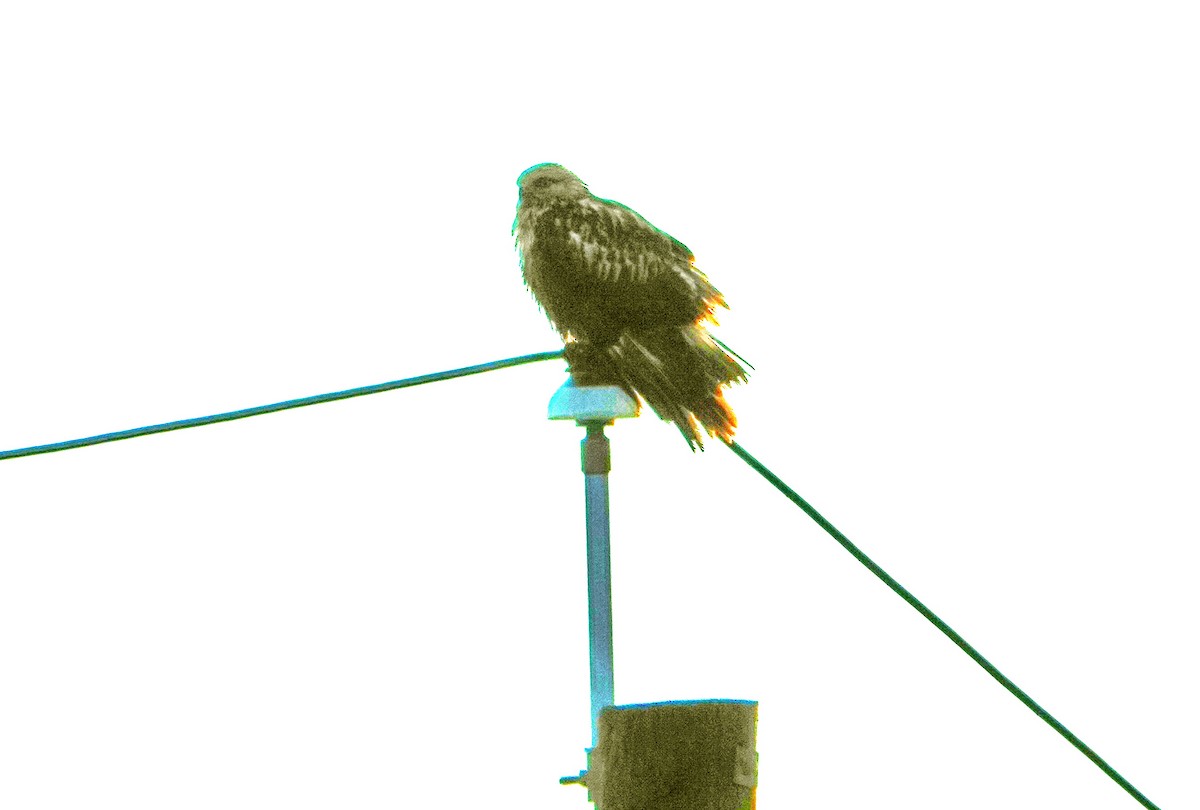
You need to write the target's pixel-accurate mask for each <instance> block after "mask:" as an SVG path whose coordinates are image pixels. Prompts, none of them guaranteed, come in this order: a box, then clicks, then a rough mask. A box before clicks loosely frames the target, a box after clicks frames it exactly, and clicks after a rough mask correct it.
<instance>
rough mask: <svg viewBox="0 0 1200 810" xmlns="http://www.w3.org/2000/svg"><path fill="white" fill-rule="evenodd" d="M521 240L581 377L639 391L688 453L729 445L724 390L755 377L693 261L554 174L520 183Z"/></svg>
mask: <svg viewBox="0 0 1200 810" xmlns="http://www.w3.org/2000/svg"><path fill="white" fill-rule="evenodd" d="M517 185H518V187H519V197H518V202H517V218H516V222H515V223H514V224H513V232H514V234H515V235H516V238H517V249H518V251H519V252H520V256H521V268H522V272H523V274H524V277H525V283H526V284H527V285H528V286H529V289H530V291H531V292H532V293H533V295H534V297H535V298H536V299H537V301H538V303H539V304H540V305H541V307H542V309H543V310H545V312H546V315H547V316H548V317H549V318H550V322H551V323H552V324H553V325H554V327H555V328H556V329H557V330H558V332H559V334H560V335H562V338H563V340H564V342H565V343H566V344H567V360H568V362H569V363H570V364H571V369H572V372H573V373H574V374H576V376H577V377H582V378H583V379H584V380H585V381H586V382H589V383H592V384H616V385H621V386H622V387H624V388H625V389H627V390H629V391H630V392H631V393H633V392H636V393H637V394H640V395H641V397H642V398H643V399H644V400H645V401H646V402H647V404H649V405H650V407H651V408H653V409H654V411H655V412H656V413H658V415H659V416H661V417H662V418H663V419H666V420H668V421H671V422H673V423H674V424H675V425H676V426H677V427H678V428H679V431H680V433H682V434H683V437H684V439H686V440H687V442H688V445H689V446H691V447H692V448H693V449H695V448H696V447H697V446H699V447H701V448H703V434H704V433H708V434H709V435H710V436H716V437H719V438H721V439H725V440H727V439H730V438H732V436H733V431H734V428H735V427H736V425H737V420H736V418H735V417H734V414H733V411H732V410H731V409H730V407H729V405H728V404H727V403H726V402H725V399H724V396H723V393H722V391H723V389H724V388H725V387H726V386H727V385H729V384H730V383H733V382H742V381H744V380H745V378H746V371H745V369H744V368H742V366H741V365H740V364H739V363H738V361H737V360H736V359H735V358H734V356H733V355H732V354H731V353H730V352H727V351H726V350H725V349H724V348H723V347H722V346H721V345H720V344H718V343H717V342H716V341H714V340H713V338H712V337H711V336H709V334H708V331H707V329H706V325H707V324H708V323H715V322H716V319H715V318H714V316H713V312H714V310H715V309H716V308H717V307H726V306H727V305H726V303H725V299H724V297H722V295H721V293H720V292H719V291H718V290H717V289H716V288H715V287H713V285H712V284H711V283H709V281H708V279H707V278H706V277H705V276H704V274H703V273H701V272H700V271H699V270H697V269H696V267H695V265H694V263H693V256H692V252H691V251H690V250H688V248H687V246H686V245H684V244H683V243H682V242H680V241H679V240H678V239H675V238H674V237H672V236H671V235H669V234H667V233H664V232H663V231H660V230H659V229H658V228H655V227H654V226H653V225H651V224H650V223H649V222H647V221H646V220H645V219H644V218H643V217H642V216H641V215H639V214H638V213H637V212H636V211H634V210H633V209H631V208H628V207H626V206H624V205H622V204H621V203H618V202H614V201H612V200H603V199H600V198H598V197H595V196H593V195H592V194H591V192H589V191H588V189H587V186H585V185H584V184H583V182H582V181H580V179H579V178H578V177H576V176H575V175H574V174H572V173H571V172H569V171H567V170H566V169H564V168H563V167H562V166H559V165H557V164H554V163H542V164H539V165H537V166H533V167H532V168H530V169H527V170H526V171H525V172H524V173H522V174H521V176H520V178H519V179H518V180H517Z"/></svg>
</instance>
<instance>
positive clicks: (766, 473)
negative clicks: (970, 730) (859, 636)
mask: <svg viewBox="0 0 1200 810" xmlns="http://www.w3.org/2000/svg"><path fill="white" fill-rule="evenodd" d="M726 444H727V445H728V446H729V449H730V450H732V451H733V452H734V453H736V454H737V455H738V457H739V458H741V459H742V461H744V462H746V463H747V464H749V465H750V466H751V467H752V468H754V470H755V471H756V472H757V473H758V474H759V475H761V476H762V477H763V478H765V479H767V480H768V481H769V482H771V485H772V486H774V487H775V489H777V490H779V491H780V492H782V493H783V494H784V495H785V496H786V497H787V499H788V500H790V501H791V502H792V503H794V504H796V506H799V507H800V508H801V509H803V510H804V511H805V513H807V514H808V516H809V517H810V518H812V519H813V520H814V521H816V523H817V525H818V526H820V527H821V528H822V529H824V530H825V531H826V532H828V533H829V536H830V537H832V538H833V539H834V540H837V541H838V542H839V543H841V544H842V547H843V548H844V549H846V551H849V552H850V553H851V554H852V555H853V556H854V559H856V560H858V561H859V562H860V563H862V564H863V565H864V566H866V567H867V570H869V571H870V572H871V573H872V574H874V575H875V576H877V577H879V578H880V579H881V580H883V583H884V584H885V585H887V586H888V587H889V588H891V589H892V590H893V591H895V592H896V593H897V594H898V595H899V596H900V598H902V599H903V600H904V601H905V602H908V604H910V605H912V606H913V607H914V608H916V610H917V612H918V613H920V614H921V615H922V616H924V617H925V618H926V619H928V620H929V621H930V623H932V624H933V626H934V627H936V628H937V629H938V630H941V631H942V632H943V633H945V634H946V637H947V638H949V639H950V640H951V641H953V642H954V643H955V644H957V645H958V646H959V648H960V649H962V651H963V652H965V653H966V654H967V655H969V656H970V657H971V659H972V660H973V661H974V662H975V663H976V664H979V666H981V667H983V668H984V670H986V671H987V673H988V674H989V675H991V676H992V677H993V678H995V679H996V680H997V681H999V682H1000V685H1001V686H1003V687H1004V688H1005V689H1007V690H1008V691H1009V692H1012V693H1013V695H1014V696H1015V697H1016V698H1017V700H1019V701H1021V702H1022V703H1024V704H1025V705H1026V706H1027V707H1028V708H1029V709H1030V711H1032V712H1033V713H1034V714H1036V715H1037V716H1038V717H1040V718H1042V719H1043V720H1045V721H1046V723H1047V724H1048V725H1049V726H1050V727H1051V728H1052V729H1054V730H1055V731H1057V732H1058V733H1059V734H1061V735H1062V736H1063V737H1064V738H1065V739H1066V740H1067V742H1069V743H1070V744H1071V745H1073V746H1075V747H1076V748H1077V749H1079V751H1080V753H1082V754H1083V755H1084V756H1085V757H1087V758H1088V759H1090V760H1091V761H1092V762H1093V763H1094V764H1095V765H1096V767H1097V768H1099V769H1100V770H1102V771H1104V773H1106V774H1107V775H1108V776H1109V777H1110V778H1111V779H1112V780H1113V781H1114V782H1116V783H1117V784H1118V785H1120V786H1121V787H1122V788H1124V789H1125V791H1126V792H1127V793H1128V794H1129V795H1130V796H1132V797H1133V798H1135V799H1137V800H1138V801H1139V802H1140V803H1141V805H1142V806H1143V807H1145V808H1148V810H1159V808H1158V805H1156V804H1154V802H1152V801H1150V800H1149V799H1147V798H1146V796H1145V795H1143V794H1142V792H1141V791H1140V790H1138V789H1137V788H1136V787H1134V786H1133V785H1132V784H1131V783H1130V782H1129V780H1128V779H1126V778H1125V777H1124V776H1121V774H1119V773H1117V771H1116V769H1114V768H1113V767H1112V766H1111V765H1109V764H1108V763H1107V762H1105V761H1104V760H1103V759H1101V758H1100V755H1099V754H1097V753H1096V752H1095V751H1093V750H1092V749H1091V748H1089V747H1088V745H1087V744H1086V743H1084V741H1083V740H1081V739H1079V738H1078V737H1076V736H1075V735H1074V734H1073V733H1072V732H1071V730H1070V729H1069V728H1067V727H1066V726H1064V725H1063V724H1062V723H1060V722H1059V721H1058V720H1056V719H1055V718H1054V716H1053V715H1051V714H1050V712H1048V711H1046V710H1045V709H1043V708H1042V707H1041V706H1039V705H1038V704H1037V702H1036V701H1035V700H1034V699H1033V698H1031V697H1030V696H1029V695H1027V694H1025V692H1024V690H1022V689H1021V688H1020V687H1019V686H1017V685H1016V684H1015V683H1013V682H1012V681H1011V680H1009V678H1008V676H1007V675H1005V674H1004V673H1003V672H1001V671H1000V670H998V669H996V667H995V666H994V665H993V664H992V662H990V661H988V660H987V659H986V658H984V657H983V656H982V655H981V654H980V652H979V651H978V650H976V649H975V648H974V647H972V646H971V645H970V644H968V643H967V640H966V639H965V638H963V637H962V636H960V635H959V634H958V633H957V632H955V631H954V628H952V627H951V626H950V625H948V624H946V623H945V622H944V621H942V620H941V618H940V617H939V616H938V615H937V614H936V613H934V612H933V611H932V610H930V609H929V608H927V607H926V606H925V604H924V603H923V602H922V601H921V600H919V599H917V597H915V596H913V595H912V594H911V593H909V592H908V589H906V588H905V587H904V586H903V585H901V584H900V583H899V582H897V581H896V580H895V579H893V578H892V576H891V574H889V573H888V572H887V571H884V570H883V569H882V568H880V567H879V565H878V564H877V563H876V562H875V561H874V560H872V559H871V558H870V557H868V556H867V555H866V554H864V553H863V551H862V549H860V548H859V547H858V546H856V545H854V544H853V543H851V542H850V538H848V537H846V535H844V534H842V533H841V532H840V531H838V529H837V527H836V526H834V525H833V524H832V523H830V522H829V521H828V520H826V519H825V517H824V516H823V515H822V514H821V513H820V512H818V511H817V510H816V509H814V508H813V507H812V505H811V504H810V503H809V502H808V501H806V500H804V499H803V498H801V497H800V495H799V494H798V493H797V492H796V491H795V490H794V489H792V488H791V487H789V486H788V485H787V484H785V483H784V482H783V480H782V479H781V478H780V477H779V476H778V475H776V474H775V473H773V472H771V471H770V470H769V469H768V468H767V467H766V465H764V464H763V463H762V462H761V461H759V460H758V459H756V458H755V457H754V456H752V455H750V453H748V452H747V451H746V449H745V448H743V447H742V446H741V445H740V444H738V443H737V442H735V441H733V440H729V441H727V442H726Z"/></svg>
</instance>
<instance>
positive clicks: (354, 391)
mask: <svg viewBox="0 0 1200 810" xmlns="http://www.w3.org/2000/svg"><path fill="white" fill-rule="evenodd" d="M562 356H563V351H562V350H559V351H552V352H538V353H536V354H527V355H522V356H520V357H509V358H506V359H504V360H493V361H492V362H489V363H480V364H479V365H475V366H466V367H465V368H459V369H452V370H450V371H439V372H435V373H433V374H423V375H420V376H417V377H408V378H406V379H402V380H394V381H392V382H386V383H378V384H376V385H366V386H363V387H361V388H350V389H347V390H345V391H335V392H333V393H329V394H318V395H316V396H311V397H302V398H300V399H290V400H287V401H284V402H276V403H273V404H270V405H258V406H256V407H253V408H243V409H242V410H237V411H228V412H226V413H218V414H213V415H211V416H200V417H196V418H194V419H180V420H179V421H176V422H165V423H163V424H161V425H148V426H146V427H140V428H133V429H130V430H121V431H117V432H115V433H104V434H101V435H99V436H89V437H87V438H82V439H71V440H68V441H65V442H56V443H54V444H43V445H38V446H35V447H23V448H20V449H17V450H2V451H0V461H2V460H5V459H10V458H21V457H23V456H34V455H40V454H42V453H54V452H58V451H59V450H71V449H74V448H76V447H88V446H91V445H94V444H104V443H105V442H115V441H120V440H122V439H132V438H134V437H137V436H148V435H150V434H152V433H165V432H167V431H170V430H183V429H185V428H191V427H200V426H202V425H212V424H216V423H217V422H229V421H232V420H234V419H245V418H247V417H250V416H259V415H261V414H266V413H275V412H276V411H285V410H289V409H291V408H303V407H305V406H307V405H318V404H321V403H323V402H334V401H336V400H339V399H350V398H351V397H361V396H366V395H368V394H379V393H382V392H384V391H393V390H395V389H397V388H410V387H412V386H416V385H423V384H425V383H431V382H441V381H442V380H451V379H454V378H456V377H466V376H469V375H471V374H482V373H483V372H485V371H495V370H497V369H501V368H511V367H512V366H520V365H524V364H526V363H536V362H539V361H541V360H554V359H557V358H560V357H562ZM726 444H727V445H728V446H729V449H730V450H732V451H733V452H734V453H735V454H736V455H737V456H738V457H740V458H741V459H742V460H743V461H745V462H746V463H747V464H748V465H749V466H750V467H751V468H753V469H754V470H755V471H756V472H758V473H759V474H760V475H761V476H762V477H763V478H765V479H767V481H769V482H770V483H771V485H772V486H774V487H775V488H776V489H778V490H779V491H780V492H781V493H783V494H784V496H786V497H787V498H788V500H790V501H791V502H792V503H794V504H795V505H796V506H798V507H800V508H801V509H802V510H804V512H805V513H807V514H808V516H809V517H811V518H812V519H813V520H814V521H816V523H817V525H819V526H820V527H821V528H822V529H824V530H825V531H826V532H827V533H828V534H829V535H830V536H831V537H832V538H833V539H834V540H836V541H838V543H840V544H841V545H842V547H843V548H845V549H846V550H847V551H849V552H850V554H851V555H853V556H854V558H855V559H856V560H858V561H859V562H860V563H862V564H863V565H864V566H865V567H866V568H867V569H868V570H869V571H870V572H871V573H872V574H874V575H875V576H877V577H879V579H881V580H883V583H884V584H885V585H887V586H888V587H889V588H891V589H892V590H893V591H895V592H896V594H897V595H899V596H900V597H901V598H902V599H904V601H906V602H908V604H909V605H911V606H912V607H913V608H914V609H916V611H917V612H918V613H920V614H921V615H922V616H924V617H925V618H926V619H928V620H929V621H930V623H931V624H933V626H934V627H936V628H937V629H938V630H940V631H942V633H944V634H945V635H946V637H947V638H949V639H950V640H951V641H953V642H954V643H955V644H956V645H958V647H959V648H960V649H961V650H962V651H963V652H965V653H966V654H967V655H968V656H970V657H971V659H972V660H973V661H975V663H977V664H979V666H981V667H983V669H984V670H985V671H986V672H987V673H988V674H989V675H991V676H992V677H993V678H995V679H996V680H997V681H999V682H1000V685H1001V686H1003V687H1004V688H1005V689H1007V690H1008V691H1009V692H1011V693H1012V694H1013V696H1015V697H1016V698H1017V699H1018V700H1020V701H1021V702H1022V703H1024V704H1025V706H1026V707H1028V708H1029V709H1030V711H1032V712H1033V713H1034V714H1036V715H1037V716H1038V717H1040V718H1042V720H1044V721H1045V722H1046V723H1047V724H1048V725H1049V726H1050V727H1051V728H1053V729H1054V730H1055V731H1057V732H1058V733H1059V734H1061V735H1062V736H1063V737H1064V738H1065V739H1066V740H1067V742H1069V743H1071V745H1073V746H1075V748H1077V749H1078V750H1079V751H1080V752H1081V753H1082V754H1083V755H1084V756H1086V757H1087V758H1088V759H1090V760H1091V761H1092V762H1093V763H1094V764H1095V765H1096V767H1098V768H1099V769H1100V770H1102V771H1103V772H1104V773H1105V774H1107V775H1108V776H1109V777H1110V778H1111V779H1112V780H1113V781H1114V782H1116V783H1117V784H1118V785H1120V786H1121V787H1122V788H1124V789H1125V791H1126V792H1127V793H1129V795H1131V796H1133V798H1135V799H1137V801H1138V802H1139V803H1140V804H1141V805H1142V806H1143V807H1145V808H1147V810H1159V808H1158V806H1157V805H1156V804H1154V803H1153V802H1151V801H1150V800H1149V799H1148V798H1146V796H1145V795H1143V794H1142V792H1141V791H1139V790H1138V789H1137V788H1136V787H1134V786H1133V784H1131V783H1130V782H1129V780H1128V779H1126V778H1125V777H1123V776H1121V774H1119V773H1118V772H1117V771H1116V769H1114V768H1113V767H1112V766H1111V765H1109V764H1108V763H1107V762H1105V761H1104V760H1103V759H1102V758H1101V757H1100V755H1099V754H1097V753H1096V752H1095V751H1093V750H1092V749H1091V748H1090V747H1089V746H1088V745H1087V744H1086V743H1084V742H1083V740H1081V739H1079V737H1077V736H1075V734H1074V733H1073V732H1072V731H1071V730H1070V729H1068V728H1067V727H1066V726H1064V725H1063V724H1062V723H1060V722H1059V721H1058V720H1057V719H1055V718H1054V716H1053V715H1051V714H1050V713H1049V712H1048V711H1046V710H1045V709H1044V708H1042V707H1041V706H1040V705H1039V704H1038V703H1037V702H1036V701H1035V700H1034V699H1033V698H1031V697H1030V696H1029V695H1027V694H1026V693H1025V691H1024V690H1022V689H1021V688H1020V687H1019V686H1017V685H1016V684H1015V683H1013V682H1012V680H1010V679H1009V678H1008V676H1006V675H1005V674H1004V673H1003V672H1001V671H1000V670H999V669H997V668H996V667H995V665H993V664H992V663H991V662H990V661H988V660H987V659H986V658H984V657H983V655H982V654H980V652H979V651H978V650H976V649H975V648H974V647H972V646H971V645H970V644H969V643H967V640H966V639H964V638H963V637H962V636H960V635H959V634H958V633H957V632H956V631H955V630H954V628H952V627H950V625H948V624H946V622H944V621H943V620H942V619H941V618H940V617H939V616H938V615H937V614H936V613H934V612H933V611H932V610H930V609H929V608H928V607H926V606H925V604H924V603H923V602H921V600H919V599H917V597H915V596H913V595H912V594H911V593H910V592H909V591H908V589H906V588H905V587H904V586H903V585H901V584H900V583H899V582H897V581H896V580H895V579H894V578H893V577H892V576H891V575H890V574H888V572H887V571H884V570H883V569H882V568H880V567H879V565H878V564H877V563H876V562H875V561H874V560H872V559H871V558H870V557H868V556H867V555H866V554H865V553H863V551H862V549H860V548H859V547H858V546H856V545H854V543H852V542H850V539H849V538H848V537H846V535H844V534H842V533H841V532H840V531H838V529H837V527H836V526H834V525H833V524H832V523H830V522H829V521H828V520H826V519H825V517H824V516H823V515H821V513H820V512H818V511H817V510H816V509H814V508H813V507H812V505H811V504H809V503H808V501H806V500H804V498H802V497H801V496H800V495H799V494H798V493H797V492H796V491H795V490H794V489H792V488H791V487H789V486H788V485H787V484H786V483H784V481H783V479H781V478H780V477H779V476H777V475H776V474H775V473H773V472H771V470H770V469H768V468H767V467H766V465H764V464H763V463H762V462H761V461H759V460H758V459H756V458H755V457H754V456H752V455H751V454H750V453H749V452H748V451H746V449H745V448H743V447H742V446H741V445H740V444H738V443H737V442H735V441H732V440H730V441H728V442H726Z"/></svg>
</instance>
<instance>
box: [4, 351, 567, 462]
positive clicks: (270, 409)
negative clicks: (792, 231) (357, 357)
mask: <svg viewBox="0 0 1200 810" xmlns="http://www.w3.org/2000/svg"><path fill="white" fill-rule="evenodd" d="M562 356H563V352H562V350H561V349H560V350H559V351H556V352H538V353H537V354H526V355H522V356H521V357H509V358H507V359H505V360H493V361H492V362H490V363H480V364H479V365H477V366H467V367H466V368H456V369H453V370H451V371H439V372H436V373H434V374H422V375H421V376H419V377H409V378H407V379H404V380H393V381H392V382H385V383H378V384H377V385H364V386H363V387H362V388H350V389H348V390H346V391H335V392H333V393H332V394H318V395H316V396H312V397H301V398H300V399H289V400H287V401H286V402H276V403H273V404H271V405H258V406H257V407H254V408H243V409H242V410H240V411H229V412H227V413H218V414H213V415H212V416H198V417H196V418H194V419H180V420H179V421H178V422H165V423H163V424H161V425H148V426H146V427H139V428H132V429H130V430H118V431H117V432H116V433H103V434H101V435H99V436H88V437H87V438H85V439H71V440H69V441H65V442H56V443H54V444H42V445H38V446H37V447H22V448H20V449H18V450H0V461H3V460H5V459H10V458H21V457H22V456H36V455H40V454H42V453H56V452H58V451H59V450H72V449H74V448H76V447H89V446H91V445H93V444H104V443H105V442H116V441H120V440H121V439H132V438H134V437H135V436H149V435H150V434H151V433H166V432H167V431H168V430H183V429H184V428H192V427H200V426H201V425H212V424H216V423H217V422H230V421H233V420H234V419H245V418H246V417H248V416H259V415H261V414H264V413H275V412H276V411H286V410H289V409H291V408H303V407H304V406H306V405H319V404H321V403H322V402H334V401H336V400H339V399H350V398H351V397H361V396H366V395H367V394H379V393H382V392H384V391H393V390H395V389H397V388H410V387H412V386H414V385H423V384H425V383H431V382H441V381H442V380H452V379H454V378H455V377H466V376H468V375H471V374H482V373H483V372H485V371H495V370H496V369H500V368H510V367H512V366H521V365H524V364H526V363H536V362H538V361H539V360H554V359H555V358H558V357H562Z"/></svg>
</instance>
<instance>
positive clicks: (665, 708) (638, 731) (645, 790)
mask: <svg viewBox="0 0 1200 810" xmlns="http://www.w3.org/2000/svg"><path fill="white" fill-rule="evenodd" d="M757 721H758V703H757V702H755V701H751V700H701V701H672V702H669V703H645V704H639V705H633V706H610V707H608V708H606V709H605V710H604V711H603V712H601V714H600V742H599V744H598V745H597V746H596V747H595V748H594V749H592V751H591V754H590V756H589V758H588V771H587V774H586V775H585V776H584V777H583V779H582V781H583V782H584V783H585V784H586V785H587V788H588V791H589V794H590V797H591V799H592V801H593V802H595V804H596V810H754V803H755V787H756V785H757V783H758V754H757V753H756V752H755V750H754V745H755V734H756V724H757Z"/></svg>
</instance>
